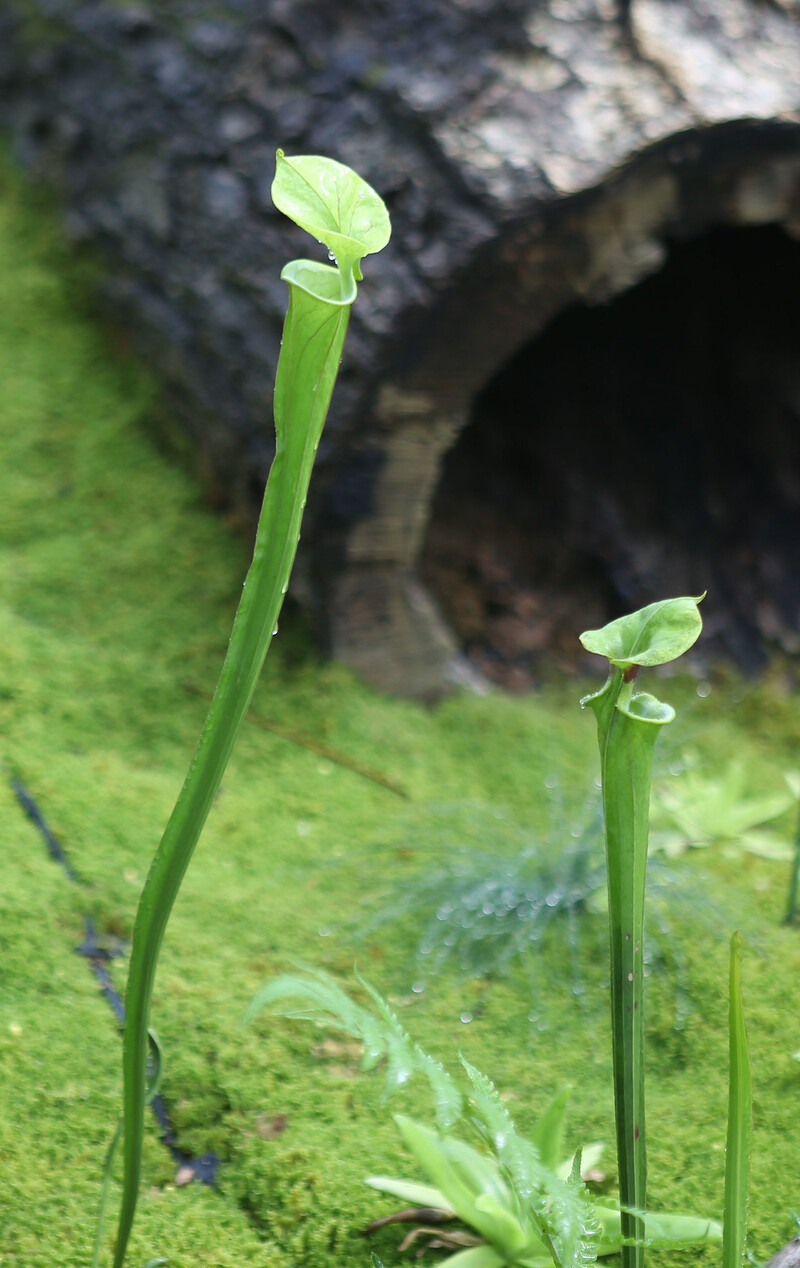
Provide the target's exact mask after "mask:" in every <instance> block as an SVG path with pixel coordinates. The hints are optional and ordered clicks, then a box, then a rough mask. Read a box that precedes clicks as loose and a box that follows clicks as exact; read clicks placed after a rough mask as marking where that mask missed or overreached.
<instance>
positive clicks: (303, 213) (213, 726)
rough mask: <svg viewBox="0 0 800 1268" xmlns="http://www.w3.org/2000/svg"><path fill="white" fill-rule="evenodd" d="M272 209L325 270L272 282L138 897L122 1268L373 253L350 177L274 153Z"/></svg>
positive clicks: (378, 209) (377, 215)
mask: <svg viewBox="0 0 800 1268" xmlns="http://www.w3.org/2000/svg"><path fill="white" fill-rule="evenodd" d="M272 197H273V201H274V202H275V205H276V207H278V209H279V210H280V211H282V212H283V213H284V214H285V215H287V216H288V217H289V218H290V219H291V220H294V221H295V223H296V224H298V225H299V226H300V227H301V228H303V229H305V230H306V231H307V232H308V233H310V234H311V235H312V236H313V237H314V238H316V239H318V240H319V241H320V242H322V243H323V244H324V245H325V246H327V248H328V251H329V254H330V258H331V259H332V260H333V261H334V264H333V265H329V264H322V263H318V262H317V261H313V260H293V261H292V262H291V263H289V264H287V265H286V266H285V268H284V269H283V271H282V273H281V277H282V278H283V280H284V281H286V282H288V284H289V308H288V312H287V316H286V321H285V325H284V330H283V341H282V346H281V354H280V359H279V362H278V369H277V375H276V381H275V398H274V414H275V432H276V442H277V443H276V451H275V458H274V461H273V463H272V468H271V470H270V473H269V479H268V481H267V487H266V490H265V493H264V504H263V508H262V511H261V517H260V520H259V524H258V530H257V534H256V541H255V548H254V553H253V562H252V564H251V567H250V570H249V572H248V574H247V579H246V581H245V583H244V589H243V592H242V597H241V601H240V603H239V607H238V610H237V613H236V617H235V620H234V623H233V631H232V633H231V638H230V643H229V646H228V651H227V655H226V657H225V662H224V664H223V667H222V673H221V676H220V679H219V682H218V684H217V688H216V692H215V694H214V697H213V700H212V703H211V706H210V709H209V712H208V717H207V719H206V722H205V725H204V727H203V731H202V733H201V736H200V740H199V743H198V745H197V749H196V751H195V754H194V757H193V758H192V762H191V765H190V767H189V772H188V774H187V776H186V780H185V783H184V785H183V788H182V790H181V792H180V795H179V797H178V800H177V803H176V805H175V809H174V810H173V812H172V815H171V817H170V819H169V822H168V823H167V826H166V829H165V831H164V835H163V837H162V838H161V843H160V845H159V847H158V849H157V851H156V854H155V857H154V859H153V863H152V865H151V868H150V872H149V874H148V877H147V880H146V881H145V885H144V889H143V891H142V895H141V899H140V902H139V908H138V911H137V915H136V923H135V928H134V938H133V948H132V952H131V963H130V970H129V974H128V987H127V994H126V1022H125V1033H124V1056H123V1074H124V1097H123V1100H124V1163H125V1167H124V1188H123V1196H122V1207H121V1211H120V1217H119V1226H118V1230H117V1240H116V1247H115V1252H114V1266H115V1268H122V1265H123V1263H124V1260H125V1254H126V1248H127V1245H128V1239H129V1236H130V1231H131V1226H132V1223H133V1218H134V1214H135V1210H136V1203H137V1198H138V1192H139V1181H140V1173H141V1157H142V1144H143V1134H144V1110H145V1101H146V1096H147V1091H146V1063H147V1043H148V1039H147V1036H148V1022H149V1014H150V1001H151V996H152V992H153V982H154V978H155V972H156V965H157V962H158V954H159V949H160V946H161V942H162V939H163V937H164V931H165V929H166V926H167V921H168V919H169V915H170V912H171V910H172V906H173V904H174V902H175V898H176V896H177V894H178V890H179V889H180V885H181V882H182V880H183V877H184V874H185V872H186V868H187V866H188V864H189V860H190V858H191V856H192V852H193V850H194V847H195V845H196V843H197V841H198V838H199V836H200V833H201V831H202V828H203V825H204V823H205V821H206V817H207V816H208V813H209V810H210V809H211V805H212V802H213V800H214V797H215V794H216V792H217V789H218V787H219V784H220V781H221V779H222V775H223V773H224V771H225V768H226V766H227V763H228V759H229V758H230V755H231V752H232V750H233V747H234V743H235V741H236V737H237V734H238V732H239V728H240V726H241V724H242V720H243V718H244V716H245V713H246V712H247V708H248V705H249V704H250V700H251V697H252V695H253V691H254V689H255V686H256V683H257V681H258V677H259V674H260V672H261V668H262V665H263V663H264V658H265V656H266V654H267V650H268V648H269V645H270V641H271V639H272V636H273V634H275V633H276V632H277V621H278V615H279V613H280V610H281V606H282V603H283V599H284V596H285V594H286V591H287V590H288V587H289V576H290V573H291V570H292V564H293V562H294V557H295V552H296V549H297V542H298V539H299V536H300V523H301V519H302V516H303V508H304V507H305V504H306V496H307V492H308V486H309V481H310V478H311V470H312V467H313V464H314V457H315V454H316V451H317V446H318V444H319V440H320V435H321V432H322V427H323V424H324V422H325V417H326V415H327V411H328V405H329V403H330V399H331V394H332V392H333V387H334V383H335V381H336V376H337V373H338V369H339V361H340V358H341V354H342V347H343V344H344V339H345V334H346V332H347V325H348V321H349V316H350V307H351V305H352V303H353V301H354V300H355V298H356V282H357V281H359V280H361V276H362V274H361V270H360V262H361V259H362V257H363V256H365V255H369V254H371V253H372V252H375V251H380V250H381V249H382V248H383V247H384V246H385V245H386V243H387V242H388V240H389V235H390V232H391V227H390V223H389V216H388V213H387V211H386V208H385V206H384V204H383V202H382V201H381V199H380V198H379V197H378V195H377V194H376V193H375V191H374V190H373V189H371V188H370V186H369V185H368V184H367V183H366V182H365V181H363V180H362V179H361V177H359V176H357V175H356V173H355V172H353V171H351V170H350V168H348V167H344V166H343V165H342V164H341V163H336V162H334V161H332V160H331V159H325V158H317V157H314V156H304V157H300V158H286V156H285V155H284V153H283V151H282V150H279V151H278V155H277V165H276V173H275V180H274V183H273V186H272Z"/></svg>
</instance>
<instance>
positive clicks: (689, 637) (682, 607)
mask: <svg viewBox="0 0 800 1268" xmlns="http://www.w3.org/2000/svg"><path fill="white" fill-rule="evenodd" d="M703 597H704V596H703V595H701V596H700V598H699V599H689V598H683V599H661V600H659V602H658V603H651V604H649V605H648V606H647V607H646V608H640V609H639V611H638V612H631V614H630V615H629V616H621V617H619V618H618V620H616V621H610V622H609V624H608V625H604V626H603V628H602V629H600V630H587V631H586V632H585V633H584V634H581V643H582V644H583V646H584V647H585V648H586V650H587V652H594V653H595V654H596V655H598V656H606V657H607V658H608V660H609V661H610V662H611V664H612V665H616V666H618V667H619V668H620V669H629V668H630V667H631V666H633V665H651V666H652V665H666V664H668V663H669V662H670V661H671V660H677V658H678V657H679V656H682V655H683V653H684V652H687V651H688V650H689V648H690V647H692V646H693V645H694V643H696V642H697V640H698V638H699V637H700V631H701V629H702V621H701V620H700V613H699V612H698V610H697V605H698V603H699V602H700V599H702V598H703ZM650 699H652V697H650ZM656 703H657V702H656ZM639 708H641V709H643V710H644V712H645V713H646V712H647V709H648V708H649V705H648V704H645V703H644V702H640V705H639ZM656 712H658V710H656Z"/></svg>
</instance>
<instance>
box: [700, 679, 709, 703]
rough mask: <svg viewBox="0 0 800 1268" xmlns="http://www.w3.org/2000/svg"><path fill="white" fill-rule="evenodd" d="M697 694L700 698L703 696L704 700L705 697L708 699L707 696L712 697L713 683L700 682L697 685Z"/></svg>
mask: <svg viewBox="0 0 800 1268" xmlns="http://www.w3.org/2000/svg"><path fill="white" fill-rule="evenodd" d="M697 694H698V696H701V697H702V698H703V699H705V697H706V696H710V695H711V683H710V682H699V683H698V684H697Z"/></svg>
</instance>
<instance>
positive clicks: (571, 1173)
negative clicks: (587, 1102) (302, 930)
mask: <svg viewBox="0 0 800 1268" xmlns="http://www.w3.org/2000/svg"><path fill="white" fill-rule="evenodd" d="M359 982H360V983H361V986H362V987H363V988H364V990H365V991H366V992H367V994H368V995H369V997H370V999H371V1001H372V1005H373V1007H372V1008H371V1009H370V1008H366V1007H364V1005H362V1004H359V1003H358V1002H357V1001H355V1000H354V999H353V998H352V997H351V996H350V995H349V994H348V993H347V992H346V991H344V990H343V989H342V988H341V987H340V986H339V984H338V983H337V982H336V981H334V979H333V978H331V977H329V976H328V975H327V974H325V973H322V972H320V971H318V970H314V971H308V972H305V973H303V974H287V975H284V976H283V977H280V978H277V979H276V980H275V981H273V982H271V983H268V984H267V986H265V987H264V988H263V990H262V991H260V992H259V994H258V995H257V996H256V998H255V999H254V1000H253V1003H252V1004H251V1005H250V1008H249V1009H248V1011H247V1014H246V1017H247V1018H251V1017H253V1016H254V1015H255V1014H256V1013H257V1012H258V1011H260V1010H261V1009H262V1008H269V1009H270V1010H271V1011H272V1012H277V1013H279V1014H280V1015H282V1016H285V1017H292V1018H297V1019H302V1020H304V1021H311V1022H314V1023H316V1024H317V1025H322V1026H326V1027H330V1028H333V1029H336V1030H339V1031H343V1032H344V1033H346V1034H348V1035H350V1036H352V1037H353V1038H355V1039H357V1040H358V1041H359V1042H360V1043H362V1044H363V1051H364V1055H363V1061H362V1067H363V1068H364V1069H372V1068H374V1067H375V1066H376V1065H377V1064H378V1063H379V1062H380V1061H381V1060H385V1064H386V1090H387V1092H392V1091H395V1090H396V1089H398V1088H400V1087H405V1086H407V1085H408V1084H409V1083H410V1082H411V1080H412V1078H413V1077H414V1075H415V1074H419V1075H421V1076H423V1077H424V1078H425V1079H426V1080H427V1082H428V1083H429V1085H430V1088H431V1091H432V1093H433V1099H434V1106H435V1113H436V1119H437V1124H438V1127H439V1130H438V1131H436V1130H433V1129H431V1128H430V1127H428V1126H426V1125H425V1124H422V1123H419V1122H417V1121H416V1120H415V1119H411V1118H407V1117H405V1116H402V1115H397V1116H396V1117H395V1122H396V1124H397V1127H398V1129H399V1131H400V1134H401V1135H402V1137H403V1140H404V1142H405V1144H406V1146H407V1148H408V1149H409V1152H410V1153H411V1154H412V1155H413V1157H414V1158H415V1160H416V1162H417V1164H418V1166H419V1167H420V1169H421V1170H422V1171H423V1172H424V1174H425V1177H426V1179H425V1181H423V1182H420V1181H412V1180H404V1179H395V1178H393V1177H389V1176H371V1177H369V1178H368V1180H367V1184H369V1185H371V1186H372V1187H373V1188H376V1189H379V1190H381V1191H382V1192H385V1193H390V1194H393V1195H394V1196H396V1197H399V1198H401V1199H402V1200H403V1201H406V1202H411V1203H412V1204H413V1205H414V1206H415V1207H418V1208H422V1209H423V1211H425V1212H430V1211H434V1212H438V1213H440V1215H441V1216H442V1217H444V1218H447V1217H457V1218H458V1219H459V1220H460V1221H461V1222H462V1223H463V1224H464V1225H466V1226H467V1228H468V1229H470V1230H471V1231H472V1235H471V1237H470V1241H469V1242H468V1244H467V1245H466V1246H465V1245H464V1242H463V1240H461V1241H458V1242H453V1241H452V1239H451V1242H450V1245H451V1247H452V1246H453V1245H457V1244H458V1245H461V1246H463V1247H464V1248H463V1249H459V1250H458V1251H457V1253H456V1254H454V1255H453V1256H452V1257H451V1258H450V1259H448V1261H447V1263H448V1268H546V1266H547V1265H555V1266H556V1268H579V1266H581V1268H582V1266H583V1265H588V1264H591V1263H594V1262H595V1260H596V1259H597V1257H598V1256H602V1255H611V1254H615V1253H617V1252H618V1251H619V1250H620V1249H621V1248H622V1245H623V1233H622V1225H621V1213H620V1208H619V1205H618V1204H616V1203H614V1202H613V1200H609V1199H599V1198H595V1197H594V1195H592V1194H591V1193H590V1192H589V1190H588V1189H587V1188H586V1186H585V1185H584V1183H583V1181H582V1178H581V1173H582V1170H583V1169H584V1168H587V1167H591V1166H592V1165H593V1163H594V1162H596V1160H597V1159H598V1157H599V1154H600V1151H601V1150H602V1146H601V1145H599V1144H598V1143H594V1144H590V1145H587V1146H586V1147H585V1148H584V1149H583V1150H578V1151H577V1152H576V1153H575V1154H573V1155H571V1156H570V1157H567V1158H565V1157H564V1153H563V1146H562V1137H563V1125H564V1115H565V1112H566V1107H567V1092H566V1090H564V1091H562V1092H561V1093H559V1094H558V1095H557V1096H556V1097H555V1098H554V1100H553V1101H552V1103H551V1104H550V1105H549V1106H548V1107H547V1109H546V1110H545V1112H544V1113H543V1114H542V1116H541V1118H540V1119H539V1122H538V1124H537V1125H536V1127H535V1128H534V1130H533V1132H532V1133H531V1135H530V1136H529V1137H525V1136H522V1135H521V1134H520V1133H519V1132H518V1131H517V1129H516V1126H515V1124H514V1122H513V1120H512V1118H511V1116H510V1114H509V1112H508V1109H507V1108H506V1105H505V1103H504V1101H503V1099H502V1097H501V1096H500V1095H499V1093H498V1091H497V1089H496V1088H495V1087H494V1085H493V1084H492V1082H491V1081H490V1080H489V1079H488V1078H487V1077H486V1076H485V1075H483V1074H481V1073H480V1071H479V1070H476V1069H475V1067H474V1066H472V1065H471V1064H470V1063H469V1062H468V1061H465V1060H464V1059H463V1058H462V1061H461V1063H462V1066H463V1069H464V1071H465V1073H466V1076H467V1086H466V1089H465V1090H464V1091H462V1088H461V1086H460V1084H459V1082H458V1081H457V1080H456V1079H455V1078H454V1077H453V1076H452V1075H451V1074H450V1073H449V1072H448V1071H447V1070H446V1069H445V1068H444V1067H443V1066H442V1065H441V1064H440V1063H439V1062H438V1061H436V1060H435V1059H434V1058H433V1057H431V1056H430V1055H429V1054H428V1053H426V1052H425V1051H424V1050H423V1049H422V1048H421V1047H420V1046H419V1044H417V1043H415V1042H414V1041H413V1040H412V1039H411V1038H410V1037H409V1035H408V1034H407V1033H406V1031H405V1030H404V1029H403V1027H402V1026H401V1025H400V1022H399V1021H398V1019H397V1017H396V1016H395V1015H394V1013H393V1012H392V1010H391V1009H390V1008H389V1006H388V1004H387V1003H386V1002H385V1000H383V999H382V997H381V996H380V995H379V994H378V992H377V991H376V990H375V989H374V988H373V987H371V986H370V985H369V984H368V983H367V982H365V981H364V979H363V978H359ZM459 1121H460V1122H462V1123H464V1124H468V1125H469V1126H470V1127H471V1128H472V1129H473V1130H474V1131H475V1132H476V1133H477V1137H478V1141H479V1145H480V1147H479V1148H476V1147H475V1146H474V1145H471V1144H469V1143H467V1142H466V1141H464V1140H462V1139H460V1138H459V1137H456V1136H453V1135H452V1133H451V1131H450V1129H451V1128H452V1127H453V1126H454V1125H455V1124H456V1123H457V1122H459ZM428 1218H430V1216H428ZM437 1235H438V1236H439V1237H441V1234H440V1232H439V1230H437ZM720 1236H721V1228H720V1226H719V1225H718V1224H716V1223H715V1222H714V1221H713V1220H706V1219H698V1218H696V1217H693V1216H684V1215H666V1214H652V1213H649V1212H648V1215H647V1218H646V1221H644V1222H643V1228H642V1237H643V1240H644V1242H645V1243H646V1244H647V1245H650V1246H661V1245H669V1246H675V1245H686V1244H692V1245H697V1244H699V1243H703V1242H707V1241H714V1240H718V1239H719V1237H720ZM459 1237H461V1235H459ZM445 1241H446V1239H445Z"/></svg>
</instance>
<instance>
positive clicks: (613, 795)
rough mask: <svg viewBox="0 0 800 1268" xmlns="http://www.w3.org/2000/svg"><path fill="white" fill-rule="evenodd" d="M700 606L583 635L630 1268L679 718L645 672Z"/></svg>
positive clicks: (640, 1258) (641, 1197)
mask: <svg viewBox="0 0 800 1268" xmlns="http://www.w3.org/2000/svg"><path fill="white" fill-rule="evenodd" d="M700 628H701V622H700V615H699V612H698V610H697V600H694V599H688V598H683V599H671V600H665V601H664V602H662V603H653V604H650V606H649V607H647V608H643V609H642V611H641V612H635V613H633V614H632V615H631V616H627V617H622V618H621V619H620V620H618V621H612V622H611V624H610V625H607V626H606V627H605V628H604V629H602V630H592V631H589V633H588V634H584V635H582V636H581V642H582V643H583V645H584V647H586V648H587V650H589V651H594V652H599V653H601V654H603V655H606V656H608V658H609V661H610V673H609V676H608V679H607V681H606V684H605V686H604V687H603V688H602V689H601V690H600V691H598V692H595V694H594V695H591V696H588V697H586V699H584V700H583V701H582V702H581V703H582V705H589V706H590V708H591V709H592V710H593V712H594V714H595V718H596V720H597V740H598V746H599V749H600V772H601V780H602V789H603V817H604V822H605V834H606V863H607V867H608V917H609V937H610V949H611V956H610V958H611V1039H612V1057H613V1065H614V1107H615V1113H616V1122H617V1157H618V1163H619V1172H620V1200H621V1203H622V1207H623V1216H622V1227H623V1232H624V1233H625V1235H626V1237H627V1238H629V1239H631V1243H632V1244H630V1245H626V1246H624V1247H623V1251H622V1261H623V1265H624V1266H625V1268H640V1266H641V1265H642V1264H643V1263H644V1251H643V1246H642V1237H643V1229H642V1221H641V1219H640V1218H639V1216H638V1215H637V1214H635V1212H638V1211H644V1209H645V1205H646V1189H647V1155H646V1144H645V1106H644V904H645V880H646V875H647V844H648V820H649V807H650V779H651V773H652V768H653V751H654V748H655V742H656V738H657V736H658V732H659V730H660V728H661V727H662V726H663V725H664V724H665V723H668V722H670V721H672V719H673V718H674V716H675V713H674V710H673V709H672V708H671V707H670V706H669V705H665V704H662V703H661V701H659V700H656V699H655V697H653V696H651V695H649V694H647V693H644V692H643V693H639V694H636V695H634V694H633V688H632V683H633V679H634V678H635V676H636V672H637V669H638V667H639V666H640V665H662V664H665V663H667V662H668V661H670V660H672V659H673V658H674V657H675V656H678V655H680V654H681V653H682V652H683V651H685V650H687V648H689V647H691V646H692V644H693V643H694V642H695V640H696V639H697V637H698V634H699V632H700Z"/></svg>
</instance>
